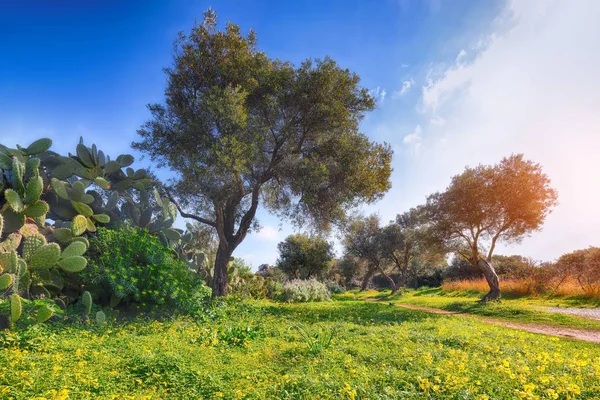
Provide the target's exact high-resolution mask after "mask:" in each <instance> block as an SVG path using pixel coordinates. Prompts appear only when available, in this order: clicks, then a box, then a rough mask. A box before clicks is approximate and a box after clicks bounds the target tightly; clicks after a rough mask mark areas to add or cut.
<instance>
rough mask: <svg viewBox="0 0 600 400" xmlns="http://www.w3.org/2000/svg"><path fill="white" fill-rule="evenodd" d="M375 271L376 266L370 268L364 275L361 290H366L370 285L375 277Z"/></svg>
mask: <svg viewBox="0 0 600 400" xmlns="http://www.w3.org/2000/svg"><path fill="white" fill-rule="evenodd" d="M374 273H375V268H369V269H368V270H367V273H366V274H365V276H364V277H363V280H362V284H361V285H360V291H361V292H364V291H365V290H367V286H369V282H371V278H372V277H373V274H374Z"/></svg>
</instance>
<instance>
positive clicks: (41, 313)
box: [36, 304, 54, 324]
mask: <svg viewBox="0 0 600 400" xmlns="http://www.w3.org/2000/svg"><path fill="white" fill-rule="evenodd" d="M53 315H54V311H53V310H52V309H51V308H50V307H48V306H47V305H45V304H44V305H43V306H41V307H40V308H38V312H37V317H36V320H37V323H38V324H41V323H43V322H46V321H48V320H49V319H50V318H52V316H53Z"/></svg>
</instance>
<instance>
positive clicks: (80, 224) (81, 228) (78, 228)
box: [71, 215, 87, 236]
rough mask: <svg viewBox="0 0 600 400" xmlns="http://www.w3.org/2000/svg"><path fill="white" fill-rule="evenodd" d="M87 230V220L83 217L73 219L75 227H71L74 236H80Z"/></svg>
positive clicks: (78, 216)
mask: <svg viewBox="0 0 600 400" xmlns="http://www.w3.org/2000/svg"><path fill="white" fill-rule="evenodd" d="M86 230H87V218H86V217H84V216H83V215H77V216H75V218H73V225H72V226H71V231H72V232H73V235H75V236H79V235H81V234H83V233H84V232H85V231H86Z"/></svg>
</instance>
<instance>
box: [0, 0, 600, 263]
mask: <svg viewBox="0 0 600 400" xmlns="http://www.w3.org/2000/svg"><path fill="white" fill-rule="evenodd" d="M547 3H548V2H544V1H538V0H532V1H517V0H515V1H504V0H489V1H483V2H482V1H466V0H377V1H302V2H288V1H220V2H203V1H194V2H190V1H182V0H179V1H126V2H124V1H110V0H108V1H106V0H105V1H100V0H98V1H84V2H82V1H53V2H49V1H27V2H24V1H16V0H8V1H5V2H3V6H2V9H1V10H0V37H1V38H2V40H1V41H0V54H1V56H0V142H2V143H4V144H7V145H14V144H15V143H19V144H23V145H25V144H28V143H29V142H31V141H32V140H34V139H35V138H37V137H40V136H47V137H51V138H52V139H54V142H55V145H54V149H55V150H56V151H60V152H67V151H72V149H73V148H74V146H75V145H76V143H77V140H78V138H79V136H83V137H84V140H85V141H86V142H88V143H91V142H92V141H93V142H95V143H96V144H98V145H99V146H100V147H101V148H103V149H104V150H105V151H107V152H108V153H109V154H114V155H117V154H119V153H121V152H131V150H130V149H129V144H130V143H131V141H133V140H135V139H136V129H137V128H138V127H139V126H140V125H141V124H142V123H143V122H144V121H145V120H146V119H147V118H148V117H149V114H148V112H147V110H146V107H145V105H146V104H147V103H152V102H160V101H162V99H163V90H164V85H165V77H164V74H163V72H162V68H163V67H165V66H168V65H169V64H170V62H171V54H172V44H173V40H174V39H175V37H176V34H177V32H178V31H180V30H183V31H186V30H189V29H190V27H191V26H192V25H193V23H194V20H195V19H198V20H201V18H202V12H203V11H204V10H205V9H206V8H207V7H208V6H212V7H213V8H214V9H215V10H216V11H217V13H218V16H219V21H220V22H221V23H224V22H225V21H232V22H235V23H238V24H239V25H240V26H241V27H242V29H243V30H244V31H247V30H248V29H250V28H253V29H255V30H256V31H257V33H258V45H259V47H260V48H261V49H262V50H264V51H266V52H267V53H268V54H269V55H270V56H272V57H278V58H281V59H286V60H290V61H293V62H296V63H298V62H300V61H301V60H303V59H305V58H307V57H313V58H320V57H323V56H325V55H329V56H331V57H333V58H334V59H335V60H337V61H338V63H339V64H341V65H342V66H344V67H347V68H350V69H351V70H353V71H355V72H357V73H358V74H359V75H360V76H361V77H362V84H363V85H364V86H365V87H368V88H369V89H371V90H372V93H373V94H374V95H376V96H377V98H378V109H377V110H376V111H375V112H373V113H371V114H370V115H369V116H368V118H367V119H366V120H365V121H364V123H363V126H362V129H363V131H364V132H365V133H367V134H368V135H369V136H370V137H371V138H373V139H375V140H385V141H388V142H389V143H391V144H392V146H393V147H394V150H395V157H394V174H393V189H392V190H391V191H390V193H389V194H388V195H387V196H386V198H385V199H384V200H383V201H382V202H380V203H378V204H376V205H374V206H370V207H368V208H366V211H368V212H377V213H379V214H380V215H381V216H382V219H384V220H388V219H391V218H393V217H394V216H395V215H396V214H397V213H399V212H402V211H404V210H405V209H407V208H408V207H410V206H414V205H416V204H418V203H420V202H422V201H423V200H424V199H425V196H426V195H427V194H429V193H430V192H432V191H435V190H440V189H443V188H444V187H445V186H446V185H447V183H448V181H449V179H450V176H451V175H452V174H455V173H458V172H460V170H461V169H462V168H464V166H465V165H467V164H470V165H473V164H477V163H479V162H486V163H487V162H496V161H498V160H499V158H500V157H501V156H503V155H507V154H509V153H510V152H515V151H523V152H525V153H526V156H527V155H529V153H532V154H533V155H535V156H536V157H532V158H536V161H540V162H542V164H543V165H546V164H548V166H549V168H550V170H552V171H553V170H556V176H558V177H559V179H558V183H559V184H560V183H561V182H562V181H564V182H565V183H562V185H563V186H565V187H564V190H561V189H563V188H562V187H560V185H559V187H558V189H559V192H561V193H560V194H563V193H564V192H565V191H566V192H567V194H570V193H574V194H572V195H571V197H569V196H567V200H568V201H567V204H566V206H565V204H564V201H561V206H559V207H562V208H561V210H562V211H561V212H562V214H560V213H558V209H557V213H556V214H559V217H560V216H561V215H562V217H561V218H562V219H556V218H555V220H556V221H554V222H552V221H551V220H550V219H549V224H550V223H551V222H552V224H553V225H551V227H553V228H552V229H554V230H552V229H551V232H550V234H548V233H547V232H546V230H545V231H544V232H542V233H540V234H537V235H536V236H535V237H534V238H536V237H539V236H540V235H541V237H542V239H535V240H534V238H532V240H533V241H532V240H528V241H525V242H524V243H523V244H522V245H521V247H514V246H513V247H512V248H506V249H504V251H506V252H522V253H524V254H525V255H531V256H533V257H534V258H539V259H552V258H554V257H556V256H558V255H560V254H561V253H560V252H561V251H568V250H572V249H573V248H576V247H577V246H579V247H587V246H588V245H592V244H594V243H592V242H593V240H588V238H589V237H590V235H596V234H598V235H596V241H598V240H599V239H597V238H599V237H600V232H599V231H598V229H597V228H589V224H587V225H586V226H588V227H587V228H586V229H587V230H585V229H584V230H583V231H582V227H581V226H580V225H579V224H581V225H585V221H590V218H591V220H592V221H595V222H598V224H596V226H598V225H600V214H598V213H595V214H594V213H592V214H591V215H590V213H587V215H580V213H578V211H577V209H578V208H581V204H577V201H578V199H582V198H586V199H587V198H589V197H590V196H591V197H593V196H594V195H596V192H594V193H591V192H585V190H584V191H581V190H582V189H581V185H580V184H575V183H577V182H575V183H574V182H573V179H570V177H569V176H565V177H562V178H561V176H562V175H561V174H563V175H564V168H560V166H561V165H562V166H564V165H574V167H577V168H580V169H583V170H586V171H593V170H594V168H596V167H597V166H598V165H597V163H596V162H595V161H593V156H592V154H589V155H587V153H586V152H587V151H589V150H588V149H589V148H590V146H589V144H590V143H594V144H596V142H595V140H597V135H594V134H593V132H597V131H595V130H594V129H593V128H596V127H597V126H598V125H597V119H594V116H593V114H594V113H593V112H592V111H593V110H594V109H596V110H597V107H596V106H597V105H598V102H597V100H598V98H597V95H594V90H593V89H594V85H593V84H592V85H590V83H589V81H590V80H593V78H594V77H595V75H592V71H593V70H594V68H595V67H596V66H597V64H596V61H597V57H591V58H590V57H589V56H587V54H589V53H590V52H596V51H595V47H594V43H595V42H594V39H596V38H598V37H599V36H598V30H597V29H596V28H595V27H594V24H593V23H592V17H594V16H597V13H596V12H597V11H598V3H597V2H594V1H593V0H590V1H586V0H581V1H579V2H577V5H573V4H572V5H569V2H568V1H566V0H563V1H555V2H552V4H551V5H548V4H547ZM577 21H578V22H577ZM582 35H583V37H585V38H586V39H583V40H581V38H582ZM575 40H577V42H576V43H577V45H576V46H575V47H576V48H575V49H573V43H575V42H574V41H575ZM586 46H587V47H586ZM585 50H588V51H587V54H586V51H585ZM538 52H539V53H538ZM557 54H570V57H569V59H568V60H566V61H565V60H564V57H560V58H561V62H558V63H557V62H555V60H554V59H552V57H556V55H557ZM544 57H546V58H547V60H545V59H544ZM540 60H544V62H541V61H540ZM546 61H548V62H549V63H550V68H548V65H549V64H548V63H546ZM579 61H580V62H581V63H585V64H586V67H584V68H579V69H576V67H575V66H576V65H578V66H579V65H580V64H578V62H579ZM573 71H578V72H577V73H576V74H569V73H571V72H573ZM582 74H583V75H582ZM585 74H589V77H588V76H587V75H585ZM565 76H567V77H568V76H573V78H572V79H571V78H565ZM586 78H589V79H588V82H587V83H585V80H586ZM498 79H506V81H504V82H502V81H499V82H498V83H497V84H496V86H493V82H497V80H498ZM519 79H520V80H519ZM557 81H559V82H562V84H558V85H555V84H554V83H555V82H557ZM595 81H597V79H596V80H595ZM594 84H595V83H594ZM536 85H538V86H536ZM539 85H541V86H539ZM550 85H552V87H555V89H556V90H558V91H560V93H556V96H554V95H553V93H552V92H550V93H549V94H548V93H546V94H541V93H540V92H541V91H540V90H539V88H540V87H542V88H548V87H550ZM556 86H558V87H556ZM561 90H562V91H561ZM596 93H598V91H596ZM559 95H560V96H559ZM536 96H541V97H540V98H539V99H538V97H536ZM567 97H568V98H570V99H571V100H570V102H569V104H570V106H569V107H566V110H565V107H564V106H565V104H564V103H563V102H565V101H566V100H565V99H566V98H567ZM573 98H576V99H578V100H576V104H573ZM520 99H523V101H524V102H526V103H524V104H527V105H529V106H530V107H531V113H532V114H531V115H532V116H537V115H547V112H548V108H546V109H542V108H540V106H539V104H540V103H542V104H545V105H546V106H547V107H551V108H552V107H553V108H552V110H555V111H557V112H558V110H561V112H560V113H558V114H557V115H556V116H554V118H560V121H554V123H553V124H551V127H556V126H563V124H564V126H571V127H573V126H579V127H580V128H579V129H577V133H572V132H571V134H570V135H571V136H570V139H569V140H567V139H564V137H563V136H561V132H562V131H561V132H559V131H556V132H550V133H548V132H545V134H544V135H543V137H542V136H539V135H541V133H540V129H539V127H537V126H531V124H530V123H529V122H528V123H525V122H524V121H529V118H527V116H525V115H522V114H523V110H525V109H527V110H529V109H528V108H526V107H515V101H517V100H520ZM554 100H555V102H554ZM546 103H548V104H546ZM575 106H577V107H576V108H575ZM488 107H489V108H488ZM568 110H572V112H567V111H568ZM586 110H589V111H590V112H589V113H585V111H586ZM575 113H576V114H577V115H575ZM582 121H583V122H582ZM576 124H579V125H576ZM503 125H506V127H510V132H508V131H503V130H498V127H499V126H503ZM573 135H580V136H581V138H580V139H581V140H580V141H584V143H585V145H582V148H581V149H580V151H575V150H573V154H571V153H569V154H566V155H565V157H566V158H565V159H564V160H557V157H556V155H555V154H556V150H557V149H563V148H564V145H565V143H564V142H563V141H562V140H563V139H564V140H566V141H567V142H568V143H569V144H571V145H572V143H573V140H572V139H573ZM482 137H483V138H485V140H483V139H482ZM561 138H563V139H561ZM540 139H543V143H546V144H544V145H540V143H541V142H540ZM482 140H483V141H482ZM580 141H577V143H579V142H580ZM547 143H555V144H554V145H551V146H550V145H547ZM553 146H554V147H553ZM134 154H135V153H134ZM553 154H554V155H553ZM582 154H583V156H582ZM135 155H136V158H139V157H137V156H138V155H137V154H135ZM569 157H570V158H569ZM559 161H560V162H559ZM565 163H566V164H565ZM569 163H571V164H569ZM573 163H575V164H573ZM578 163H579V164H578ZM146 164H147V161H145V160H141V161H139V160H138V163H137V165H139V166H144V165H146ZM554 164H555V167H554V168H552V165H554ZM596 170H598V171H600V168H597V169H596ZM549 172H550V171H549ZM550 177H551V178H554V177H553V176H552V175H551V176H550ZM588 179H590V176H586V178H585V180H588ZM585 180H582V181H581V183H583V182H584V181H585ZM569 185H570V186H569ZM571 186H572V187H571ZM577 190H579V192H578V191H577ZM588 190H591V189H588ZM561 200H562V198H561ZM590 207H591V203H590ZM574 216H576V217H577V218H579V219H577V218H574ZM259 217H260V221H261V223H262V225H263V230H262V231H261V232H258V233H253V234H251V235H249V237H248V238H247V239H246V241H245V242H244V243H243V244H242V245H241V246H240V248H239V249H238V251H236V254H235V255H238V256H242V257H244V258H246V259H247V260H248V261H250V262H251V263H252V264H253V265H254V266H255V267H256V266H258V265H259V264H261V263H263V262H271V263H272V262H274V261H275V259H276V257H277V252H276V244H277V242H278V241H280V240H282V239H283V238H284V237H285V235H286V234H288V233H290V232H292V229H291V227H289V226H288V225H287V224H285V223H283V224H280V221H278V220H277V219H275V218H274V217H272V216H269V215H266V214H265V213H263V212H261V213H260V216H259ZM573 221H575V222H573ZM569 224H570V225H569ZM280 228H281V230H280ZM567 228H568V229H569V230H570V232H571V233H570V234H569V235H570V236H569V238H567V239H565V238H564V235H565V234H564V232H565V230H566V229H567ZM590 229H592V230H591V231H590ZM559 232H562V234H563V236H562V237H561V236H560V233H559ZM536 240H537V241H536ZM588 242H589V243H588ZM596 244H598V243H596Z"/></svg>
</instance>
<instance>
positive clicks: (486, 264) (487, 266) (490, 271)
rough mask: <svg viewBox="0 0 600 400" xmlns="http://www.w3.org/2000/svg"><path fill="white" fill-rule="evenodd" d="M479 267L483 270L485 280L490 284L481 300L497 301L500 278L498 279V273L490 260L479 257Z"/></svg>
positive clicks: (498, 298)
mask: <svg viewBox="0 0 600 400" xmlns="http://www.w3.org/2000/svg"><path fill="white" fill-rule="evenodd" d="M478 265H479V268H480V269H481V272H483V276H485V280H486V281H487V283H488V285H489V286H490V291H489V292H488V294H486V295H485V296H483V297H482V298H481V302H483V303H485V302H488V301H499V300H500V280H499V279H498V275H497V274H496V271H495V270H494V266H493V265H492V262H491V261H488V260H485V259H481V260H479V263H478Z"/></svg>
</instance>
